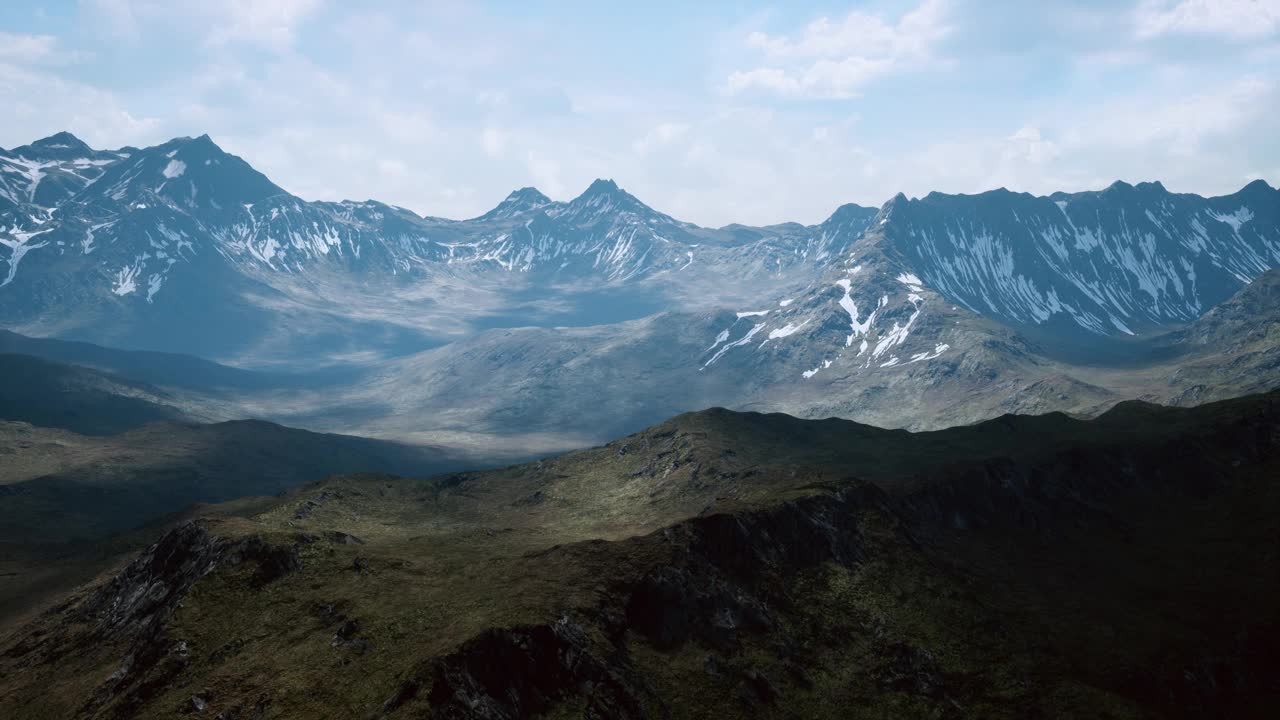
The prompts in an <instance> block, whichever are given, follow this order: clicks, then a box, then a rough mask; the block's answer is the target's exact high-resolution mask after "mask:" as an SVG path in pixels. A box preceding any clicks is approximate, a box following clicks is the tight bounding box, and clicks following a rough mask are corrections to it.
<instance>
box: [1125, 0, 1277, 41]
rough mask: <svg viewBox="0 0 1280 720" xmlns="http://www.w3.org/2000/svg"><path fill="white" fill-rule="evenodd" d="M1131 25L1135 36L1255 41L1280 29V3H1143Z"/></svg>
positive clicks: (1196, 0)
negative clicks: (1203, 36)
mask: <svg viewBox="0 0 1280 720" xmlns="http://www.w3.org/2000/svg"><path fill="white" fill-rule="evenodd" d="M1134 24H1135V26H1136V30H1137V34H1138V36H1139V37H1155V36H1158V35H1165V34H1175V33H1186V34H1193V33H1199V34H1210V35H1226V36H1230V37H1237V38H1259V37H1265V36H1267V35H1271V34H1273V33H1275V32H1276V30H1277V28H1280V0H1143V2H1141V3H1139V5H1138V7H1137V9H1136V10H1135V12H1134Z"/></svg>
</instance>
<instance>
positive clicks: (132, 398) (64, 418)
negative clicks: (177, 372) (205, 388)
mask: <svg viewBox="0 0 1280 720" xmlns="http://www.w3.org/2000/svg"><path fill="white" fill-rule="evenodd" d="M172 403H173V398H171V397H170V396H168V394H167V393H165V392H164V391H163V390H160V389H159V388H155V387H152V386H149V385H146V384H143V383H138V382H134V381H131V380H127V379H125V378H121V377H119V376H114V375H109V374H106V373H100V372H96V371H94V370H90V369H88V368H80V367H73V366H69V365H63V364H61V363H55V362H51V361H48V360H44V359H41V358H37V357H32V356H30V355H14V354H8V353H2V352H0V419H3V420H16V421H22V422H27V423H31V424H33V425H39V426H41V427H52V428H64V429H67V430H72V431H74V432H80V433H85V434H89V435H110V434H112V433H118V432H123V431H125V430H130V429H133V428H136V427H139V426H141V425H145V424H147V423H151V422H157V421H160V420H179V419H184V418H185V417H186V415H185V413H183V411H182V410H180V409H179V408H177V407H175V406H174V405H173V404H172Z"/></svg>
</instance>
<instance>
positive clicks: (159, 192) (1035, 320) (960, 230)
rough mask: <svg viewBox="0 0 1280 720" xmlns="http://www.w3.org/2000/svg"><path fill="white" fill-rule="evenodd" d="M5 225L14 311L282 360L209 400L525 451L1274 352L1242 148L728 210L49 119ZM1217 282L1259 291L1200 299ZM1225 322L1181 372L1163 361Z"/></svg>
mask: <svg viewBox="0 0 1280 720" xmlns="http://www.w3.org/2000/svg"><path fill="white" fill-rule="evenodd" d="M0 228H2V229H0V244H3V245H4V250H2V251H0V253H4V252H7V256H5V257H3V258H0V259H2V260H3V261H4V266H0V267H3V269H4V272H3V273H0V274H2V275H3V277H4V279H3V280H2V281H0V282H2V283H3V285H0V312H3V315H4V317H5V324H6V326H7V327H8V329H9V330H11V331H14V332H17V333H21V334H22V335H24V336H31V337H37V338H58V339H63V340H76V341H88V342H90V343H96V344H98V345H102V346H109V347H116V348H122V349H129V350H134V351H137V350H144V351H163V352H167V353H181V354H189V355H194V356H200V357H204V358H208V359H209V360H212V361H217V362H219V363H223V364H229V365H232V366H235V368H236V369H238V370H240V371H255V372H258V373H265V374H267V375H270V376H272V377H274V378H276V379H277V380H278V382H277V383H275V385H272V384H271V383H268V384H267V386H266V387H263V386H259V387H257V388H255V389H254V390H252V391H249V390H239V391H228V389H227V388H226V387H222V386H219V387H216V388H213V387H212V386H210V385H209V384H207V383H206V384H204V385H203V386H199V387H195V388H192V387H186V388H181V389H180V390H181V392H179V393H178V395H177V396H175V397H177V398H178V400H176V401H175V402H179V404H183V403H185V404H186V406H188V407H192V406H199V407H202V408H206V409H207V408H215V409H214V410H212V414H209V415H207V416H205V417H207V419H231V418H236V417H250V416H252V417H268V418H270V419H273V420H277V421H282V422H288V423H291V424H296V425H301V426H304V427H309V428H314V429H321V430H327V431H342V432H361V433H365V434H374V435H379V436H383V437H392V438H398V439H409V440H419V441H428V442H440V441H442V440H446V439H447V440H448V441H449V442H457V443H459V444H462V445H467V444H470V443H480V444H492V442H496V440H494V439H505V441H509V442H511V443H514V444H515V445H516V446H518V447H523V448H527V449H528V450H529V452H530V453H536V452H539V451H547V450H554V449H562V448H566V447H571V446H577V445H581V444H583V443H590V442H598V441H601V440H603V439H606V438H608V437H612V436H616V435H618V434H620V433H625V432H631V431H634V430H636V429H638V428H640V427H643V426H645V425H647V424H651V423H653V422H657V421H659V420H661V419H662V418H665V417H668V416H670V415H671V414H673V413H676V412H681V411H685V410H692V409H696V408H699V407H706V406H708V405H726V406H730V407H737V408H749V409H761V410H785V411H787V412H791V413H794V414H797V415H800V416H805V417H820V416H826V415H838V416H842V417H849V418H854V419H859V420H863V421H868V422H875V423H877V424H881V425H886V426H897V427H910V428H918V429H924V428H932V427H942V426H945V425H949V424H954V423H957V422H972V421H976V420H981V419H984V418H987V417H992V416H994V415H997V414H999V413H1001V412H1011V411H1022V412H1025V411H1046V410H1055V409H1056V410H1067V411H1071V412H1079V413H1085V414H1091V413H1096V412H1099V411H1101V410H1102V409H1105V408H1106V407H1109V406H1110V405H1112V404H1114V403H1115V402H1118V401H1120V400H1123V399H1126V398H1146V399H1149V400H1158V401H1164V402H1174V403H1181V402H1196V401H1203V400H1207V399H1212V398H1215V397H1226V396H1230V395H1231V394H1232V393H1235V392H1242V391H1243V388H1245V387H1246V386H1248V387H1250V388H1253V389H1259V388H1263V389H1265V388H1266V387H1270V386H1274V384H1275V383H1276V382H1277V381H1280V375H1278V374H1277V368H1276V363H1275V359H1274V352H1273V349H1272V348H1273V343H1272V342H1271V340H1270V339H1269V338H1273V337H1274V336H1273V335H1271V334H1270V333H1271V332H1272V331H1271V330H1269V329H1268V328H1272V327H1273V326H1274V323H1275V319H1276V312H1275V304H1274V296H1273V294H1269V292H1268V291H1267V290H1266V288H1270V287H1273V285H1274V280H1267V281H1265V282H1264V283H1263V284H1262V287H1259V286H1258V284H1257V283H1256V282H1255V281H1256V280H1257V279H1258V278H1260V277H1270V276H1269V275H1268V272H1269V271H1272V270H1273V269H1274V268H1276V267H1278V266H1280V191H1277V190H1276V189H1274V188H1272V187H1270V186H1269V185H1267V184H1266V183H1265V182H1263V181H1261V180H1258V181H1254V182H1251V183H1249V184H1248V185H1246V186H1245V187H1244V188H1242V189H1241V190H1240V191H1239V192H1237V193H1234V194H1232V195H1227V196H1221V197H1210V198H1205V197H1200V196H1197V195H1190V194H1180V193H1171V192H1169V191H1168V190H1166V189H1165V188H1164V187H1163V186H1162V185H1161V184H1160V183H1139V184H1138V185H1129V184H1126V183H1123V182H1117V183H1115V184H1113V185H1111V186H1110V187H1108V188H1106V189H1105V190H1101V191H1091V192H1077V193H1070V194H1068V193H1055V194H1053V195H1050V196H1041V197H1037V196H1032V195H1029V194H1025V193H1014V192H1009V191H1007V190H1003V189H1001V190H995V191H991V192H986V193H982V194H978V195H945V194H940V193H930V194H929V195H927V196H925V197H923V198H914V199H913V198H907V197H905V196H903V195H901V194H899V195H897V196H894V197H893V198H891V199H890V200H889V201H888V202H887V203H885V204H884V205H883V206H882V207H881V208H879V209H875V208H866V207H861V206H858V205H853V204H849V205H844V206H842V207H839V208H837V209H836V210H835V211H833V213H832V214H831V216H830V217H829V218H828V219H827V220H825V221H823V222H822V223H819V224H817V225H802V224H799V223H782V224H778V225H772V226H767V227H750V226H744V225H729V226H725V227H722V228H703V227H699V226H697V225H694V224H691V223H687V222H682V221H680V220H677V219H675V218H672V217H670V216H668V215H666V214H663V213H661V212H660V211H658V210H655V209H653V208H651V207H649V206H648V205H646V204H645V203H643V202H642V201H641V200H639V199H638V198H636V197H635V196H633V195H631V194H630V193H628V192H626V191H625V190H623V189H622V188H620V187H619V186H618V185H617V184H616V183H614V182H613V181H611V180H597V181H595V182H594V183H592V184H591V185H590V186H589V187H588V188H587V189H586V190H585V191H584V192H583V193H582V194H581V195H579V196H578V197H576V198H573V199H571V200H569V201H556V200H552V199H551V198H549V197H547V196H546V195H544V194H542V193H541V192H539V191H538V190H536V189H535V188H522V189H520V190H517V191H515V192H513V193H511V194H510V195H509V196H508V197H507V198H506V199H504V200H503V201H502V202H500V203H499V204H498V205H497V206H496V207H495V208H494V209H492V210H491V211H489V212H487V213H484V214H483V215H480V216H479V217H476V218H471V219H467V220H449V219H443V218H436V217H422V216H419V215H417V214H415V213H413V212H411V211H409V210H406V209H403V208H398V207H394V206H390V205H386V204H383V203H378V202H375V201H365V202H353V201H343V202H309V201H305V200H302V199H300V198H298V197H296V196H294V195H291V194H290V193H288V192H287V191H285V190H283V189H282V188H280V187H279V186H278V185H276V184H274V183H273V182H271V181H270V180H269V179H268V178H266V177H265V176H264V175H262V174H261V173H259V172H257V171H256V170H254V169H253V168H252V167H251V166H250V165H249V164H248V163H247V162H245V161H244V160H242V159H240V158H238V157H236V156H234V155H231V154H229V153H226V152H224V151H223V150H222V149H221V148H219V147H218V146H217V145H216V144H215V143H214V142H213V141H212V140H211V139H210V138H209V137H208V136H201V137H198V138H194V139H193V138H179V139H175V140H172V141H170V142H167V143H164V144H162V145H158V146H155V147H149V148H131V147H130V148H121V149H119V150H112V151H102V150H94V149H92V148H90V147H88V146H87V145H86V144H85V143H83V142H81V141H80V140H78V139H77V138H75V137H74V136H72V135H70V134H68V133H59V134H57V135H53V136H51V137H48V138H45V139H42V140H38V141H36V142H33V143H31V144H29V145H25V146H22V147H18V148H14V149H12V150H0ZM1223 303H1235V305H1234V306H1233V307H1234V308H1236V309H1235V311H1234V312H1236V313H1237V314H1239V313H1240V312H1249V313H1252V315H1251V319H1250V320H1245V321H1241V320H1235V321H1233V322H1232V323H1230V324H1224V323H1223V322H1220V320H1219V319H1218V318H1215V317H1214V316H1213V314H1212V311H1213V310H1214V309H1215V308H1217V307H1219V306H1221V305H1222V304H1223ZM1243 308H1249V309H1250V310H1247V311H1246V310H1242V309H1243ZM1250 323H1255V324H1256V328H1262V331H1261V334H1260V335H1259V334H1258V333H1257V332H1256V331H1255V330H1251V329H1249V325H1250ZM1209 325H1213V326H1214V327H1213V328H1210V327H1208V326H1209ZM1250 333H1253V335H1250ZM1210 337H1213V338H1216V340H1215V341H1214V342H1216V343H1221V345H1215V344H1213V343H1210V342H1209V341H1208V340H1207V338H1210ZM1193 338H1198V339H1199V340H1197V341H1193V340H1192V339H1193ZM1250 338H1252V340H1251V339H1250ZM1225 348H1231V349H1230V350H1226V349H1225ZM1219 352H1226V353H1228V354H1229V355H1230V358H1231V362H1229V363H1220V364H1218V365H1215V368H1216V370H1215V372H1219V373H1221V377H1219V378H1218V380H1220V382H1216V383H1214V384H1212V385H1211V386H1206V387H1204V388H1200V389H1197V387H1196V386H1197V384H1198V383H1197V382H1196V381H1195V379H1194V376H1195V373H1192V372H1189V371H1187V368H1190V367H1195V366H1197V363H1203V362H1204V361H1205V358H1207V357H1210V356H1212V355H1213V354H1215V353H1219ZM37 354H38V353H37ZM54 359H56V358H54ZM193 360H194V359H193ZM223 370H225V371H226V372H231V371H232V368H223ZM220 372H221V371H220ZM284 376H289V377H291V378H292V379H291V380H282V379H281V378H282V377H284ZM325 378H330V379H332V378H341V382H326V380H325ZM131 379H133V380H137V381H140V382H146V383H150V384H153V385H157V386H159V387H160V388H162V389H164V390H166V391H167V390H170V389H172V385H173V378H172V377H170V378H168V379H167V380H166V381H163V382H162V381H159V380H158V379H157V378H155V377H148V376H147V375H146V373H145V372H143V373H141V374H138V375H134V376H131ZM192 384H193V383H187V385H188V386H190V385H192ZM194 384H195V385H200V383H194ZM1199 384H1201V385H1203V383H1199ZM493 388H501V392H493ZM601 388H604V389H605V390H604V392H600V389H601ZM214 391H216V392H214ZM211 393H212V394H215V395H216V396H217V398H216V402H214V401H212V400H211V399H210V397H209V396H210V394H211Z"/></svg>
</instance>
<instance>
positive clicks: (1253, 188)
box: [1240, 178, 1275, 193]
mask: <svg viewBox="0 0 1280 720" xmlns="http://www.w3.org/2000/svg"><path fill="white" fill-rule="evenodd" d="M1240 192H1242V193H1257V192H1275V188H1273V187H1271V186H1270V185H1268V184H1267V181H1266V180H1263V179H1262V178H1258V179H1257V180H1254V181H1253V182H1251V183H1249V184H1248V185H1245V186H1244V187H1242V188H1240Z"/></svg>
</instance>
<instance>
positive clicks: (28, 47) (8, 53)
mask: <svg viewBox="0 0 1280 720" xmlns="http://www.w3.org/2000/svg"><path fill="white" fill-rule="evenodd" d="M57 45H58V40H57V38H55V37H54V36H52V35H19V34H16V33H9V32H3V31H0V62H12V63H18V64H37V63H43V62H47V61H49V60H51V59H54V57H55V51H56V49H57Z"/></svg>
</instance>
